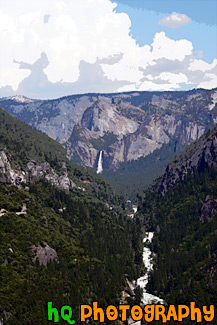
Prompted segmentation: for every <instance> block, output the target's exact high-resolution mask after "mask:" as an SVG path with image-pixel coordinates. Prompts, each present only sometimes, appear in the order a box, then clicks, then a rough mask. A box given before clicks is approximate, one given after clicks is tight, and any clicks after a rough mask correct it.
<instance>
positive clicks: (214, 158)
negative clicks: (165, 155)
mask: <svg viewBox="0 0 217 325" xmlns="http://www.w3.org/2000/svg"><path fill="white" fill-rule="evenodd" d="M216 166H217V126H216V127H215V128H214V129H213V130H212V131H211V132H210V133H208V134H206V135H204V136H202V137H201V138H200V139H198V140H197V141H196V142H194V143H192V144H191V145H190V146H189V147H188V148H187V149H186V150H185V151H184V152H183V153H182V154H181V155H179V156H178V157H177V158H176V159H175V160H174V161H173V162H172V163H171V164H169V165H168V167H167V169H166V172H165V174H164V175H163V177H162V179H161V182H160V186H159V192H160V194H161V195H164V194H165V193H166V192H167V191H168V189H170V188H172V187H173V186H174V185H175V184H176V183H177V182H178V181H180V180H181V181H182V180H184V178H185V177H186V175H189V174H193V173H194V172H195V171H197V172H201V171H203V170H204V169H205V168H211V167H216ZM208 208H210V206H208V204H206V205H205V206H204V213H203V217H204V216H205V211H206V209H208Z"/></svg>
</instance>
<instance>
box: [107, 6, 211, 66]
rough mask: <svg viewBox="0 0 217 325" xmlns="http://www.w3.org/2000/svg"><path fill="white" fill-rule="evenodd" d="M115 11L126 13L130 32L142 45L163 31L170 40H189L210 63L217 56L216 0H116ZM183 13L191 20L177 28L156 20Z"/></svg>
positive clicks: (196, 50)
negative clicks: (161, 23)
mask: <svg viewBox="0 0 217 325" xmlns="http://www.w3.org/2000/svg"><path fill="white" fill-rule="evenodd" d="M113 2H116V3H117V4H118V6H117V8H116V11H117V12H126V13H127V14H128V15H129V17H130V19H131V22H132V26H131V33H132V36H133V37H134V38H135V39H136V40H137V42H138V43H139V44H140V45H141V46H142V45H144V44H147V43H151V41H152V39H153V37H154V35H155V33H156V32H160V31H162V30H163V31H165V32H166V34H167V35H168V36H169V37H171V38H172V39H175V40H178V39H181V38H184V39H189V40H191V41H192V43H193V45H194V50H195V52H199V51H202V52H203V58H204V59H205V60H206V61H207V62H209V63H211V62H212V61H213V60H214V59H215V58H216V56H217V26H216V24H217V1H216V0H206V1H204V0H187V1H186V0H170V1H169V0H167V1H164V0H163V1H162V0H161V1H159V0H151V1H150V0H119V1H113ZM174 11H175V12H179V13H184V14H186V15H187V16H189V17H190V18H191V19H192V22H191V23H190V24H187V25H186V26H183V27H181V28H176V29H172V28H168V27H167V26H164V27H163V26H162V25H159V24H158V21H159V20H160V19H162V18H163V17H165V16H166V15H169V14H170V13H172V12H174Z"/></svg>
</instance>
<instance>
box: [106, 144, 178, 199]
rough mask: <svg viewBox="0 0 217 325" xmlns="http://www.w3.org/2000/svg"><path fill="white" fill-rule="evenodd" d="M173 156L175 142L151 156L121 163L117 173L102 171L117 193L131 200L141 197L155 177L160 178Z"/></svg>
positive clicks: (163, 146)
mask: <svg viewBox="0 0 217 325" xmlns="http://www.w3.org/2000/svg"><path fill="white" fill-rule="evenodd" d="M174 156H175V142H172V141H171V142H170V143H168V144H163V145H162V147H161V148H160V149H156V150H155V151H154V152H153V153H152V154H150V155H148V156H146V157H142V158H139V159H138V160H132V161H130V162H126V163H121V164H120V166H119V169H118V170H117V171H110V170H104V171H103V176H105V177H106V178H107V179H108V180H109V182H110V183H111V184H112V185H113V186H114V188H115V189H117V191H118V192H119V193H120V194H121V195H123V196H124V197H127V198H129V199H131V200H135V199H136V196H137V194H139V195H141V194H142V192H143V190H144V189H145V188H147V187H148V186H149V185H150V184H151V183H152V182H153V181H154V179H156V178H157V177H159V176H161V175H162V174H163V172H164V171H165V169H166V166H167V164H168V163H169V162H170V161H171V160H172V159H173V158H174Z"/></svg>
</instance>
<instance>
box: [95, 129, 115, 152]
mask: <svg viewBox="0 0 217 325" xmlns="http://www.w3.org/2000/svg"><path fill="white" fill-rule="evenodd" d="M115 141H117V136H116V135H114V134H113V133H106V134H104V136H103V137H99V138H98V139H91V140H90V143H91V144H92V145H93V147H94V148H95V149H97V150H106V149H107V148H108V146H110V145H112V144H113V143H115Z"/></svg>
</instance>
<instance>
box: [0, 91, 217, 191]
mask: <svg viewBox="0 0 217 325" xmlns="http://www.w3.org/2000/svg"><path fill="white" fill-rule="evenodd" d="M0 106H1V107H2V108H3V109H4V110H6V111H7V112H8V113H10V114H12V115H13V116H15V117H17V118H18V119H20V120H22V121H24V122H26V123H28V124H30V125H31V126H33V127H35V128H37V129H39V130H41V131H43V132H45V133H46V134H48V135H49V136H50V137H51V138H53V139H55V140H57V141H59V142H60V143H63V144H64V145H65V147H66V149H67V154H68V157H69V158H70V159H71V160H72V161H74V162H76V163H78V164H80V165H83V166H88V167H91V168H93V169H95V170H96V168H97V164H98V160H99V155H100V151H102V158H103V159H102V167H103V171H104V174H105V175H106V176H107V177H108V178H109V179H110V180H111V181H112V183H113V184H115V185H116V186H117V187H118V188H119V189H120V190H123V193H124V194H127V193H129V192H131V193H132V187H131V183H132V182H134V180H135V179H136V182H137V181H139V180H142V183H143V184H144V185H148V184H150V183H151V182H152V181H153V180H154V179H155V177H159V176H160V175H162V173H163V172H164V170H165V167H166V165H167V164H168V163H169V162H170V161H171V159H173V157H174V156H175V155H176V154H178V153H180V152H181V151H182V150H183V149H184V148H185V147H186V146H187V145H189V144H190V143H191V142H192V141H194V140H196V139H197V138H199V137H200V136H201V135H202V134H203V133H204V132H206V131H207V130H208V129H209V128H210V127H213V126H214V124H215V123H216V121H217V89H212V90H205V89H193V90H190V91H163V92H157V91H155V92H145V91H143V92H137V91H134V92H129V93H117V94H84V95H73V96H67V97H63V98H59V99H55V100H33V99H28V98H25V97H23V96H14V97H9V98H2V99H0ZM166 152H168V154H165V153H166ZM135 170H136V171H137V173H135ZM114 171H116V172H115V173H114ZM138 175H140V177H139V176H138ZM126 180H129V182H128V183H127V182H126ZM138 188H139V187H137V188H136V186H134V189H136V190H138Z"/></svg>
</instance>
